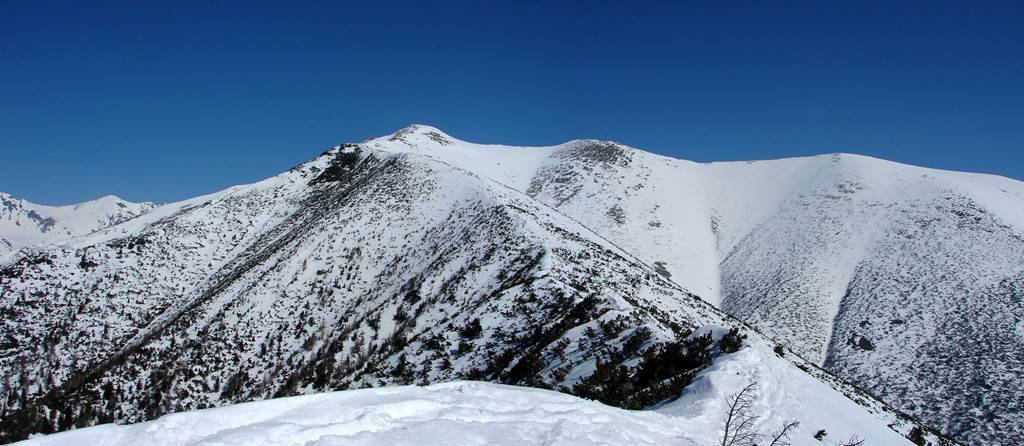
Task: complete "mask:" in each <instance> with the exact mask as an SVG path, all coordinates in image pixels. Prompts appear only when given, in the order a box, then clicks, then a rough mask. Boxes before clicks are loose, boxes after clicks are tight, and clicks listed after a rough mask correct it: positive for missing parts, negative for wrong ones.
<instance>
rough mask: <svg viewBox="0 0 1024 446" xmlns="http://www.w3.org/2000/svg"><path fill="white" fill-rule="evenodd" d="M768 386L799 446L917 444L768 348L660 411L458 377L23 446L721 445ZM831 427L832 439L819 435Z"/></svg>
mask: <svg viewBox="0 0 1024 446" xmlns="http://www.w3.org/2000/svg"><path fill="white" fill-rule="evenodd" d="M751 381H756V382H758V383H759V384H760V387H759V389H760V390H759V392H758V393H757V400H756V405H755V408H754V410H755V412H757V414H758V415H760V417H759V420H758V423H757V425H756V430H757V431H758V432H761V433H762V434H763V435H765V436H768V435H770V434H771V433H772V432H773V431H775V430H777V429H778V428H779V426H781V424H782V423H784V422H786V421H790V420H797V421H799V422H800V426H799V427H798V428H797V429H796V430H794V431H793V432H792V434H791V435H790V438H791V441H792V443H791V444H793V445H795V446H821V445H834V444H838V442H840V441H844V440H848V439H850V438H853V437H856V438H859V439H863V440H865V442H866V444H877V445H893V446H895V445H911V444H912V443H911V442H910V441H909V440H907V439H906V438H904V437H903V436H901V435H899V434H897V433H896V432H894V431H893V430H891V429H889V428H888V427H887V426H886V425H885V424H883V423H881V422H879V420H878V418H877V417H876V416H875V415H873V414H871V413H869V412H868V411H867V410H866V409H865V408H864V407H862V406H859V405H857V404H856V403H854V402H852V401H850V400H848V399H846V398H844V397H842V396H840V395H839V394H838V393H836V392H835V391H833V390H832V389H831V388H830V387H828V386H827V385H825V384H824V383H822V382H820V381H817V380H815V379H813V378H811V376H810V375H808V374H806V373H804V372H802V371H801V370H799V369H797V368H796V367H795V366H794V365H792V364H790V363H789V362H787V361H785V360H783V359H780V358H778V357H776V356H775V355H774V354H773V353H772V352H771V351H770V350H769V349H767V348H764V347H763V346H762V347H760V348H758V347H750V348H746V349H743V350H741V351H739V352H737V353H734V354H732V355H729V356H727V357H723V358H722V359H721V360H719V362H718V363H717V364H716V365H715V366H714V367H712V368H711V369H708V370H707V371H705V372H702V374H701V376H700V377H699V378H698V379H697V381H696V382H695V383H694V384H693V385H691V386H690V387H689V388H688V389H687V391H686V393H685V394H684V395H683V397H682V398H681V399H679V400H676V401H673V402H671V403H668V404H666V405H664V406H662V407H661V408H659V409H657V410H656V411H627V410H623V409H618V408H614V407H610V406H606V405H603V404H601V403H598V402H594V401H588V400H584V399H580V398H577V397H573V396H570V395H566V394H562V393H557V392H554V391H550V390H541V389H531V388H523V387H511V386H505V385H499V384H490V383H483V382H468V381H456V382H449V383H444V384H435V385H431V386H427V387H413V386H406V387H385V388H378V389H364V390H350V391H345V392H335V393H321V394H316V395H308V396H300V397H292V398H279V399H274V400H268V401H262V402H256V403H244V404H238V405H233V406H227V407H223V408H217V409H207V410H202V411H195V412H185V413H178V414H173V415H165V416H163V417H161V418H160V419H158V420H156V421H150V422H146V423H140V424H136V425H128V426H119V425H102V426H96V427H91V428H86V429H79V430H75V431H71V432H67V433H62V434H56V435H51V436H45V437H37V438H35V439H32V440H29V441H26V442H23V443H19V444H23V445H26V446H28V445H35V446H45V445H50V446H58V445H61V446H63V445H68V446H70V445H80V444H104V445H110V446H117V445H138V444H147V445H154V446H158V445H160V446H163V445H166V446H177V445H182V446H183V445H205V444H210V445H212V444H218V445H230V444H237V445H270V444H275V445H307V444H318V445H321V444H322V445H329V444H339V445H340V444H345V445H401V444H408V445H451V444H464V445H545V444H547V445H593V444H601V445H616V446H618V445H626V444H628V445H669V444H671V445H694V446H700V445H710V444H717V443H718V442H719V441H720V435H721V429H722V424H723V422H724V415H725V413H726V411H727V409H726V408H725V407H724V404H723V402H724V400H725V398H727V397H728V396H729V395H731V394H733V393H735V392H737V391H738V390H739V389H741V388H742V387H743V386H745V385H747V384H748V383H749V382H751ZM822 429H824V430H825V431H826V432H827V435H826V437H825V439H824V441H819V440H816V439H815V438H814V434H815V433H816V432H817V431H818V430H822Z"/></svg>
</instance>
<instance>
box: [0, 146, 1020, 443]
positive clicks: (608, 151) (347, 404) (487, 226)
mask: <svg viewBox="0 0 1024 446" xmlns="http://www.w3.org/2000/svg"><path fill="white" fill-rule="evenodd" d="M0 198H4V200H5V201H4V203H23V204H22V205H21V206H22V207H25V206H29V205H30V204H25V203H27V202H23V201H19V200H16V199H13V198H11V197H9V196H6V195H5V196H2V197H0ZM100 201H102V199H101V200H100ZM108 201H109V200H108ZM117 202H118V203H121V205H118V204H117V203H115V204H114V205H112V206H113V207H109V209H108V207H103V208H102V209H99V210H96V211H93V210H90V211H89V212H83V213H82V214H81V216H76V214H73V213H72V214H61V215H62V217H61V218H57V217H53V220H54V221H68V222H77V221H87V222H90V224H92V223H91V222H93V221H99V222H100V223H99V224H96V225H93V226H89V225H72V226H74V227H75V228H76V229H74V230H71V229H68V230H62V231H61V232H59V234H62V235H61V236H60V237H56V236H52V235H46V236H45V237H43V238H40V237H39V236H37V235H33V234H35V232H39V231H42V229H41V228H42V226H39V224H38V223H39V221H40V220H41V219H42V221H44V222H45V221H47V220H45V218H48V217H47V214H44V213H43V212H42V210H35V211H33V210H23V211H18V212H17V213H16V214H11V215H16V216H15V217H11V218H8V220H10V221H14V220H12V218H16V219H20V220H18V222H19V223H18V224H13V226H12V225H10V224H6V223H3V222H2V221H0V239H3V240H17V241H18V242H17V243H11V242H5V243H7V244H8V248H9V251H8V252H7V254H6V255H5V254H3V251H2V250H3V249H4V248H3V247H0V376H3V379H2V380H0V441H12V440H18V439H23V438H26V437H28V436H29V435H35V434H40V433H51V432H58V431H67V430H71V429H76V428H85V427H88V426H93V425H95V424H102V423H111V422H116V423H121V424H126V423H139V422H143V421H146V422H147V423H149V424H138V425H134V426H127V427H118V426H114V425H105V426H99V427H92V428H87V429H80V430H76V431H73V432H70V433H65V434H57V435H53V436H52V437H38V438H33V440H32V441H37V442H42V441H63V440H61V439H62V438H63V439H72V438H83V437H76V435H82V436H88V435H101V436H102V435H109V436H110V437H103V438H109V439H110V440H109V441H111V442H112V441H115V439H116V438H123V439H124V440H123V441H132V440H131V439H132V438H137V437H132V436H133V435H148V434H147V433H146V432H150V431H152V432H171V431H173V430H174V429H173V428H172V427H169V426H189V425H192V424H191V423H197V424H195V425H197V426H198V425H200V424H202V423H208V424H203V425H204V426H207V427H208V428H209V429H210V430H209V431H208V432H210V433H209V435H210V437H209V441H210V443H209V444H214V443H215V442H216V441H220V440H216V438H220V437H216V438H215V436H218V435H222V434H223V435H229V434H232V433H237V434H238V435H239V436H240V437H238V438H249V437H245V436H246V435H253V436H260V435H264V436H265V438H268V439H269V440H267V441H275V440H273V439H274V438H284V437H275V435H283V434H276V433H275V432H278V433H279V432H285V431H287V430H288V429H298V428H299V427H301V426H306V425H305V424H302V422H301V420H298V419H297V418H294V417H292V415H297V414H305V413H310V412H311V411H312V409H310V410H306V409H304V408H309V407H321V406H319V405H320V403H321V402H324V404H327V403H326V402H330V404H335V405H336V410H334V411H331V410H326V409H325V410H323V412H322V413H320V414H318V416H321V418H317V419H316V420H320V421H315V420H311V421H310V422H309V423H311V424H309V426H312V427H311V428H310V431H311V432H323V433H324V434H323V435H322V436H319V437H317V438H316V439H317V440H319V441H324V442H325V443H323V444H332V443H329V442H330V441H334V440H333V439H344V441H349V440H351V441H356V437H357V436H360V437H359V438H361V439H364V440H366V441H378V442H382V443H384V444H390V443H394V442H398V443H400V442H401V441H403V440H401V438H406V437H401V438H400V436H401V435H404V434H403V432H420V433H423V435H426V434H425V433H424V432H425V431H426V430H429V426H431V425H437V424H436V423H440V424H447V425H450V426H451V428H452V429H453V432H462V433H465V434H466V438H471V439H470V440H467V443H468V444H473V443H472V441H473V440H472V438H485V439H486V438H491V437H488V436H489V435H498V436H500V437H501V438H506V439H508V441H510V442H513V443H514V442H516V441H518V442H519V443H517V444H521V443H536V442H540V443H544V439H545V438H547V439H550V441H549V443H552V444H572V443H571V442H572V441H574V440H573V439H579V438H589V437H588V436H591V435H597V436H600V437H601V438H606V439H607V441H609V442H612V439H615V438H631V439H634V440H630V441H626V442H625V443H623V442H619V443H618V444H631V443H635V444H643V442H644V441H648V439H649V442H654V443H658V444H666V442H667V443H668V444H676V443H679V444H688V443H687V442H690V443H693V444H719V442H718V441H717V440H714V439H715V438H718V437H717V435H718V434H717V433H718V431H719V430H720V429H721V426H720V423H721V422H722V418H721V416H722V412H723V410H722V407H721V404H722V401H723V400H724V397H725V396H726V395H731V394H733V393H735V392H738V391H739V389H741V388H743V387H744V386H745V385H747V384H749V383H750V382H758V392H757V401H758V409H757V412H758V417H757V426H758V431H759V432H762V433H765V434H768V433H770V432H769V431H771V430H773V429H775V428H777V427H778V426H777V425H779V424H780V423H782V422H783V421H785V420H789V419H795V420H797V421H799V422H800V423H801V424H800V430H799V431H798V434H796V435H794V436H793V438H794V440H793V444H815V445H818V444H822V443H821V442H819V441H818V440H816V439H813V438H812V435H813V434H815V433H817V431H818V430H819V429H824V430H825V431H826V432H827V436H825V437H824V439H823V440H822V441H824V444H841V442H843V441H846V440H848V439H849V438H850V437H851V436H853V435H858V436H859V437H860V438H862V439H865V440H867V442H866V443H865V444H899V441H903V440H902V439H905V438H907V437H915V438H916V439H917V440H918V441H924V442H927V443H931V444H951V443H953V442H954V441H957V442H961V443H963V444H1008V445H1012V444H1021V443H1022V442H1024V389H1022V388H1021V385H1020V384H1021V383H1022V382H1024V183H1021V182H1018V181H1014V180H1010V179H1007V178H1002V177H996V176H990V175H980V174H967V173H958V172H947V171H938V170H933V169H926V168H920V167H914V166H907V165H902V164H897V163H892V162H888V161H884V160H879V159H874V158H868V157H863V156H857V155H848V154H834V155H824V156H817V157H807V158H792V159H782V160H772V161H752V162H726V163H710V164H702V163H694V162H689V161H685V160H679V159H674V158H668V157H664V156H659V155H654V154H651V153H648V152H644V151H641V150H638V149H634V148H630V147H627V146H624V145H622V144H618V143H615V142H610V141H596V140H576V141H570V142H567V143H564V144H560V145H557V146H549V147H513V146H501V145H483V144H475V143H469V142H465V141H460V140H458V139H455V138H453V137H451V136H449V135H447V134H445V133H444V132H442V131H440V130H438V129H435V128H432V127H428V126H411V127H408V128H406V129H403V130H400V131H398V132H396V133H395V134H392V135H388V136H385V137H381V138H376V139H371V140H367V141H364V142H362V143H358V144H343V145H339V146H335V147H333V148H330V149H328V150H327V151H325V152H324V153H323V154H321V155H320V156H318V157H316V158H314V159H312V160H310V161H308V162H306V163H303V164H301V165H299V166H296V167H294V168H293V169H291V170H289V171H287V172H284V173H282V174H280V175H277V176H275V177H272V178H268V179H266V180H263V181H260V182H257V183H253V184H249V185H241V186H235V187H232V188H229V189H226V190H224V191H220V192H216V193H213V194H210V195H206V196H202V197H196V198H193V199H189V200H185V201H182V202H178V203H170V204H166V205H162V206H156V207H152V206H151V205H137V206H140V207H132V206H133V205H131V204H128V203H122V202H120V201H117ZM12 206H13V205H12ZM12 206H8V208H10V209H13V207H12ZM33 206H35V205H33ZM25 209H27V208H25ZM61 209H66V210H70V211H69V212H71V211H73V210H74V209H78V207H67V208H61ZM82 209H94V208H93V207H83V208H82ZM119 209H128V210H130V211H131V212H127V211H125V212H127V213H125V212H122V211H120V210H119ZM29 212H33V214H32V215H35V216H36V217H40V218H35V217H32V216H31V215H30V214H29ZM0 217H2V216H0ZM29 222H35V223H36V224H35V226H31V225H29V224H28V223H29ZM44 226H47V227H56V224H54V225H50V224H49V223H47V224H46V225H44ZM26 228H28V229H26ZM32 228H35V229H32ZM29 229H31V231H29ZM26 231H28V232H26ZM33 231H35V232H33ZM43 232H45V233H46V234H51V233H53V232H52V231H50V232H46V231H43ZM26 234H27V235H26ZM29 235H31V236H32V237H36V238H32V237H29ZM19 237H20V238H19ZM3 240H0V241H3ZM776 351H778V352H779V353H781V356H780V355H779V354H777V353H776ZM463 380H472V381H486V382H493V383H501V384H514V385H518V386H528V387H534V388H542V389H551V390H555V391H559V392H562V394H559V393H557V392H551V391H546V390H536V389H521V388H510V387H505V386H495V385H487V384H481V383H474V384H467V383H465V382H463ZM450 381H459V383H458V384H443V385H433V384H436V383H445V382H450ZM410 384H416V385H423V386H428V387H424V388H420V387H394V388H393V389H390V388H389V389H386V390H384V389H383V387H384V386H408V385H410ZM365 387H373V388H375V389H373V390H346V389H362V388H365ZM460 389H461V390H460ZM339 390H344V391H343V392H336V391H339ZM326 392H332V393H326ZM466 393H468V394H470V395H476V396H474V397H470V399H472V400H473V401H468V400H462V399H460V398H463V397H462V396H461V395H464V394H466ZM565 394H570V395H574V396H570V395H565ZM297 395H298V396H297ZM516 395H521V396H516ZM292 396H296V397H295V398H290V399H280V398H282V397H292ZM272 398H274V399H272ZM534 398H536V400H537V401H550V402H551V404H552V406H550V407H555V406H557V405H558V404H563V405H565V406H566V407H569V406H571V407H578V409H572V410H573V411H576V410H578V411H580V414H586V413H594V414H606V415H600V416H599V415H594V417H597V418H596V419H602V418H600V417H601V416H607V417H610V418H611V419H614V420H617V421H621V423H611V424H608V423H603V424H602V423H592V425H587V424H586V423H584V422H583V421H581V420H582V419H583V418H586V417H583V416H582V415H580V414H571V413H561V412H559V410H556V409H551V408H550V407H549V406H548V403H546V402H545V403H543V404H540V403H538V404H539V405H538V407H533V408H529V407H524V406H522V405H516V404H518V403H515V404H514V403H508V402H507V401H509V400H510V399H511V400H514V401H533V399H534ZM581 398H582V399H581ZM586 400H591V401H586ZM250 401H259V402H255V403H245V402H250ZM391 402H395V404H394V405H391ZM598 402H600V403H604V404H606V405H607V406H605V405H601V404H599V403H598ZM235 403H245V404H243V405H239V406H236V407H223V408H217V409H211V410H203V409H208V408H212V407H219V406H227V405H230V404H235ZM399 403H400V404H399ZM360 404H362V405H363V406H365V409H366V410H367V411H368V412H365V413H363V415H358V413H359V412H358V411H359V410H361V409H360V408H359V405H360ZM526 405H527V406H529V405H530V404H526ZM611 406H618V407H619V408H623V409H646V410H644V411H625V410H623V409H619V408H613V407H611ZM293 407H294V408H295V410H294V411H292V409H289V408H293ZM382 407H383V408H382ZM517 407H518V409H516V408H517ZM370 408H377V409H373V410H377V411H378V412H373V411H372V410H371V409H370ZM464 408H477V409H473V410H477V411H478V412H480V413H487V414H488V415H487V416H491V417H492V418H488V419H486V420H482V421H479V422H476V421H471V419H470V418H459V417H460V416H462V415H460V414H463V413H464V412H465V411H463V409H464ZM197 410H202V411H197ZM392 410H393V411H394V412H389V411H392ZM502 410H506V411H510V412H509V413H505V412H501V413H499V412H500V411H502ZM567 410H568V409H567ZM185 411H195V412H186V413H182V414H175V415H167V414H170V413H173V412H185ZM466 411H469V412H472V410H469V409H466ZM488 411H490V412H488ZM254 412H257V413H262V414H265V415H266V418H259V419H254V420H245V419H239V418H238V417H237V416H236V415H238V414H252V413H254ZM217 414H220V415H217ZM232 414H236V415H232ZM275 414H276V415H275ZM331 414H334V415H331ZM501 414H504V415H501ZM612 414H614V415H612ZM499 415H500V416H499ZM238 416H242V415H238ZM446 416H447V417H448V418H445V417H446ZM481 416H484V415H481ZM503 416H508V417H509V418H502V417H503ZM161 417H162V418H161ZM325 417H326V418H325ZM353 417H354V418H353ZM431 417H433V419H432V418H431ZM559 417H565V418H559ZM243 418H244V416H243ZM148 420H155V421H148ZM175 420H177V421H175ZM188 420H193V421H188ZM260 420H263V421H260ZM360 420H362V421H360ZM545 420H562V422H558V421H552V422H551V423H549V424H544V422H545ZM363 422H365V423H367V424H366V426H364V427H365V429H363V430H360V431H359V432H355V431H352V429H354V428H353V426H359V425H360V424H359V423H363ZM174 423H183V424H174ZM218 423H222V424H218ZM233 423H234V424H233ZM432 423H434V424H432ZM474 423H476V424H474ZM819 425H820V426H819ZM243 426H248V427H246V428H243ZM296 426H299V427H296ZM485 426H486V427H485ZM478 428H479V429H478ZM346 429H348V430H346ZM360 429H362V428H360ZM602 429H606V430H607V429H610V430H611V431H614V433H613V432H611V431H606V430H602ZM811 430H814V432H810V431H811ZM193 432H194V433H196V435H199V432H201V430H193ZM331 432H333V433H331ZM346 432H348V433H346ZM471 432H475V433H473V434H472V435H471ZM543 432H547V433H548V434H550V435H552V436H551V437H517V436H516V435H532V433H538V435H540V434H539V433H543ZM597 432H600V433H597ZM911 432H914V433H915V434H914V435H912V434H911ZM918 433H919V434H920V435H916V434H918ZM940 433H941V434H944V435H945V437H944V436H943V435H940ZM311 435H312V434H311ZM332 435H337V436H336V437H332ZM344 435H349V436H350V437H351V438H346V437H343V436H344ZM389 435H391V437H389ZM473 435H481V436H484V437H474V436H473ZM616 435H619V436H623V435H630V437H616ZM632 435H635V437H634V436H632ZM659 435H664V437H659ZM456 436H458V434H456ZM577 436H578V437H577ZM805 437H806V438H805ZM89 438H93V437H89ZM138 438H141V437H138ZM169 438H171V441H185V442H187V441H192V440H188V439H185V440H181V439H180V438H179V437H175V436H173V435H172V436H171V437H169ZM204 438H205V437H204ZM408 438H412V437H408ZM424 438H429V437H424ZM808 438H810V440H808ZM563 439H564V441H562V440H563ZM199 440H201V439H198V437H197V440H196V441H199ZM663 440H664V441H663ZM670 440H671V441H670ZM763 440H764V439H763V438H762V441H763ZM136 441H141V442H145V441H143V440H141V439H139V440H136ZM204 441H206V440H204ZM282 441H283V440H282ZM338 441H342V440H338ZM409 441H411V440H409ZM807 441H814V443H807ZM560 442H561V443H560ZM168 444H180V443H173V442H172V443H168ZM188 444H198V443H188ZM346 444H349V443H346ZM354 444H358V443H354ZM417 444H423V443H417ZM758 444H762V443H758Z"/></svg>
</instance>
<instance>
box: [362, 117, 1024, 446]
mask: <svg viewBox="0 0 1024 446" xmlns="http://www.w3.org/2000/svg"><path fill="white" fill-rule="evenodd" d="M368 144H371V145H374V146H377V147H381V148H382V149H383V150H392V151H396V152H413V153H420V154H424V155H426V156H429V157H433V158H435V159H438V160H440V161H442V162H445V163H450V164H452V165H456V166H459V167H461V168H463V169H466V170H469V171H473V172H476V173H477V174H479V175H481V176H484V177H487V178H490V179H492V180H494V181H497V182H500V183H503V184H507V185H509V186H510V187H514V188H516V189H518V190H520V191H523V192H524V193H527V194H528V195H530V196H531V197H533V198H535V199H537V200H539V201H541V202H542V203H545V204H547V205H549V206H551V207H553V208H555V209H557V210H558V211H559V212H560V213H562V214H565V215H567V216H569V217H571V218H573V219H575V220H577V221H580V222H581V223H583V224H584V225H585V226H587V227H588V228H590V229H592V230H594V231H595V232H597V233H598V234H600V235H601V236H602V237H604V238H606V239H608V240H610V241H612V242H613V243H615V244H616V245H617V246H619V247H621V248H623V249H624V250H626V251H628V252H630V253H632V254H634V255H636V256H637V257H638V258H639V259H640V260H642V261H643V262H644V263H646V264H648V265H651V266H652V267H654V268H655V269H656V271H658V272H659V273H660V274H662V275H663V276H665V277H667V278H670V279H671V280H672V281H674V282H675V283H678V284H680V285H681V286H683V287H684V288H686V289H688V290H691V291H693V292H694V293H696V294H698V295H700V296H702V297H703V298H705V299H706V300H708V301H709V302H712V303H714V304H715V305H717V306H719V307H720V308H722V309H723V310H725V311H726V312H728V313H730V314H733V315H735V316H737V317H739V318H740V319H743V320H744V321H746V322H748V323H750V324H752V325H753V326H755V327H757V328H758V329H759V330H762V331H763V332H765V333H766V334H768V335H770V336H771V337H774V338H776V339H778V340H779V342H781V343H783V344H785V345H786V346H787V347H788V348H790V349H792V350H794V351H796V352H799V353H800V354H801V355H803V356H805V357H807V358H809V359H811V360H813V361H814V362H815V363H816V364H818V365H823V366H825V367H826V368H827V369H829V370H831V371H833V372H835V373H837V374H839V376H842V377H844V378H846V379H849V380H851V381H852V382H854V383H856V384H857V385H858V386H860V387H863V388H865V389H868V390H869V391H871V392H873V393H875V394H877V395H879V396H880V397H882V398H883V399H885V400H887V401H891V402H893V403H895V404H896V405H897V406H898V407H901V408H902V409H904V410H907V411H910V412H912V413H916V414H918V415H919V416H921V417H923V418H924V419H925V420H927V421H928V422H930V423H932V424H933V425H936V426H937V427H940V428H941V429H942V430H943V431H946V432H949V433H952V434H955V435H957V436H959V437H960V438H963V439H966V440H970V441H983V442H993V441H1000V439H1001V438H1003V436H1004V435H1006V434H1005V432H1006V431H1007V428H1006V427H1005V426H1007V425H1008V426H1009V431H1011V432H1012V433H1011V434H1010V437H1011V438H1016V439H1021V440H1024V418H1021V417H1022V415H1021V414H1024V406H1021V401H1024V394H1022V393H1021V391H1020V389H1019V386H1017V385H1015V384H1014V382H1020V381H1021V380H1022V379H1024V372H1022V370H1024V359H1022V358H1024V338H1022V335H1021V333H1024V328H1021V327H1024V325H1022V324H1024V322H1021V321H1024V305H1021V301H1022V298H1024V296H1022V294H1021V285H1020V284H1021V283H1022V278H1024V184H1022V183H1020V182H1017V181H1013V180H1009V179H1006V178H1001V177H995V176H989V175H978V174H965V173H957V172H945V171H937V170H933V169H925V168H919V167H913V166H906V165H901V164H897V163H891V162H888V161H883V160H878V159H874V158H868V157H862V156H856V155H847V154H836V155H824V156H817V157H808V158H793V159H783V160H773V161H756V162H729V163H711V164H698V163H692V162H689V161H685V160H678V159H672V158H668V157H664V156H659V155H654V154H650V153H646V152H643V151H640V150H637V149H633V148H630V147H626V146H623V145H621V144H617V143H614V142H608V141H593V140H580V141H571V142H569V143H566V144H562V145H559V146H553V147H539V148H527V147H508V146H493V145H479V144H473V143H467V142H462V141H459V140H457V139H454V138H452V137H451V136H448V135H446V134H444V133H443V132H441V131H439V130H437V129H433V128H430V127H426V126H413V127H411V128H409V129H406V130H405V131H403V132H400V133H398V134H396V135H395V136H392V137H385V138H379V139H376V140H372V141H369V142H368ZM967 357H969V358H977V359H974V360H958V359H955V358H967ZM993 420H1002V421H1001V422H999V423H995V422H994V421H993ZM997 424H998V425H1001V426H1000V427H996V426H997Z"/></svg>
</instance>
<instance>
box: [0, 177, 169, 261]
mask: <svg viewBox="0 0 1024 446" xmlns="http://www.w3.org/2000/svg"><path fill="white" fill-rule="evenodd" d="M154 207H156V206H155V205H154V204H153V203H131V202H128V201H124V200H122V199H120V198H117V197H115V196H113V195H108V196H106V197H103V198H99V199H96V200H92V201H86V202H84V203H79V204H75V205H70V206H45V205H41V204H35V203H31V202H29V201H27V200H22V199H18V198H15V197H12V196H11V195H10V194H5V193H3V192H0V258H3V257H4V256H5V255H7V254H9V253H11V252H12V251H15V250H17V249H18V248H22V247H26V246H43V245H48V244H51V243H57V242H63V241H67V240H69V239H71V238H74V237H77V236H80V235H86V234H89V233H91V232H94V231H96V230H99V229H102V228H105V227H108V226H113V225H116V224H118V223H121V222H123V221H125V220H128V219H130V218H133V217H136V216H138V215H141V214H143V213H145V212H146V211H149V210H150V209H153V208H154Z"/></svg>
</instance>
